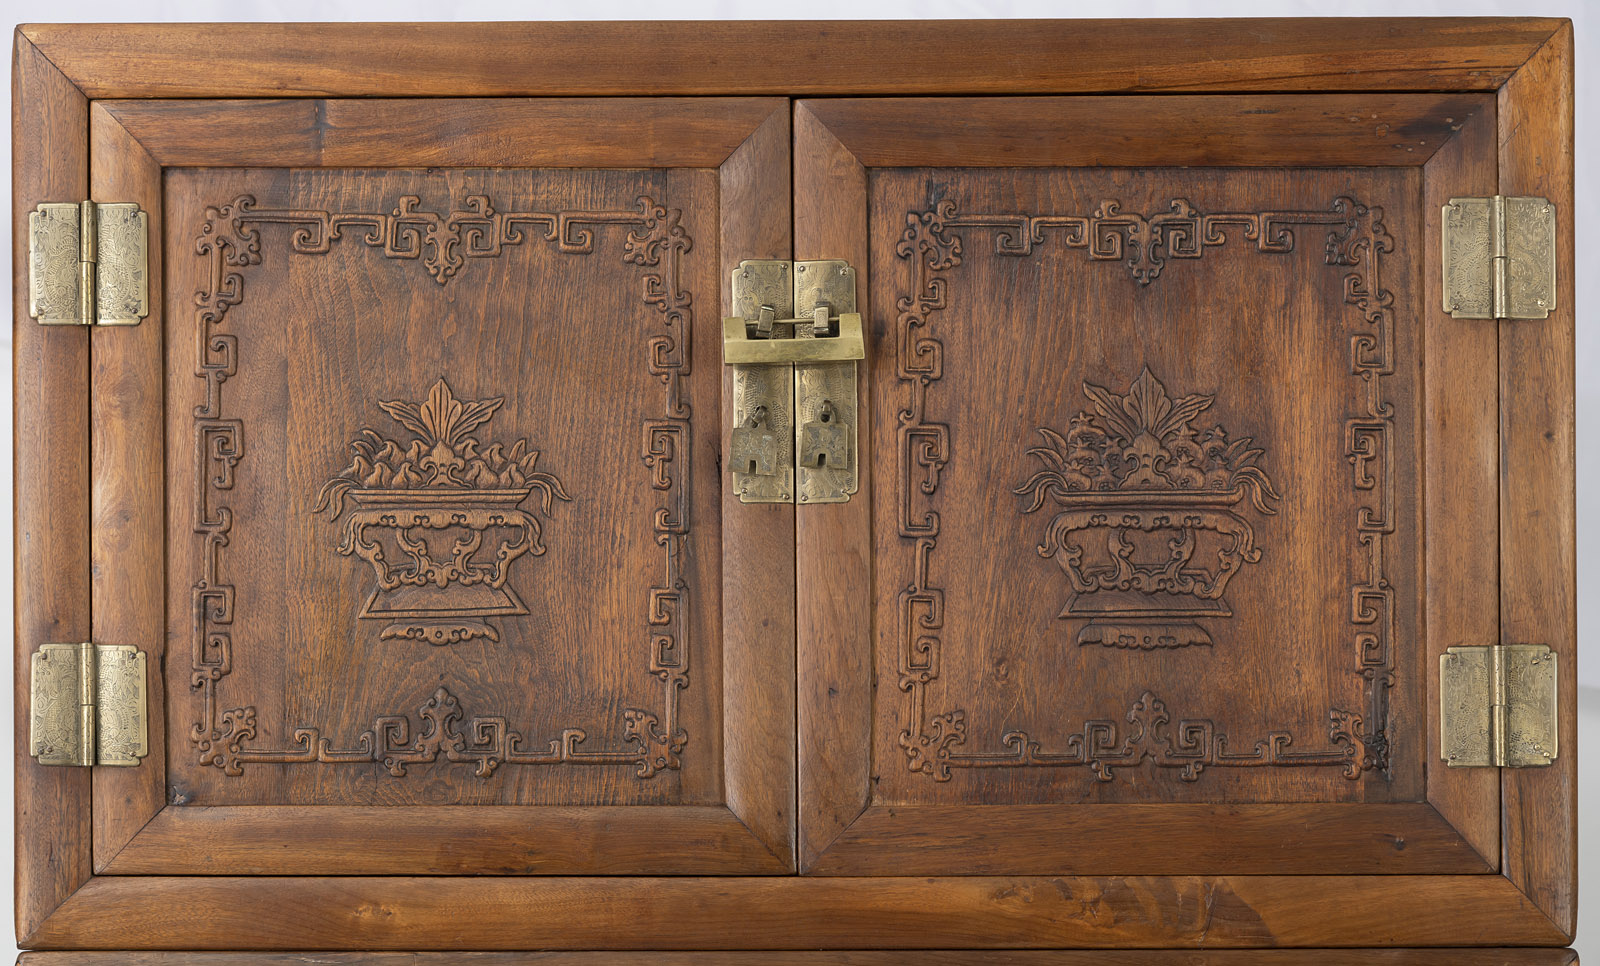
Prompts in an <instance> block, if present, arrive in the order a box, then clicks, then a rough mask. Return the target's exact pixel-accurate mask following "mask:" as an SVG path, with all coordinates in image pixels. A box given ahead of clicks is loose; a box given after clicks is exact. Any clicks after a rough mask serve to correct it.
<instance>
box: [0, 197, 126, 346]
mask: <svg viewBox="0 0 1600 966" xmlns="http://www.w3.org/2000/svg"><path fill="white" fill-rule="evenodd" d="M28 283H29V298H28V314H30V315H32V316H33V317H34V318H35V319H38V320H39V324H40V325H138V324H139V320H140V319H143V318H144V317H145V316H147V315H149V314H150V218H149V216H148V215H147V214H145V213H144V212H143V211H140V210H139V206H138V205H135V204H126V203H114V204H100V203H96V202H93V201H83V202H76V203H51V204H42V205H40V206H39V207H38V208H36V209H35V210H34V211H32V212H30V213H29V215H28Z"/></svg>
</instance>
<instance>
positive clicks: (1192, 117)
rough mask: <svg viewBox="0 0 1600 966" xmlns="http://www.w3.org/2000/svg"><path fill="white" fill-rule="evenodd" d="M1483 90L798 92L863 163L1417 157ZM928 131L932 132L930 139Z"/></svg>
mask: <svg viewBox="0 0 1600 966" xmlns="http://www.w3.org/2000/svg"><path fill="white" fill-rule="evenodd" d="M1492 106H1493V105H1492V95H1489V94H1474V93H1449V94H1420V93H1418V94H1391V93H1385V94H1372V93H1367V94H1316V95H1308V94H1284V95H1273V94H1262V95H1257V96H1253V97H1249V98H1242V97H1238V96H1225V95H1199V94H1197V95H1173V96H1165V97H1133V96H1122V97H1092V96H1091V97H1084V96H1077V97H1027V98H1011V97H1007V98H995V97H988V98H963V97H889V98H853V97H852V98H828V99H817V100H807V101H805V102H804V109H805V110H808V111H810V112H811V113H813V114H814V115H815V116H816V118H817V120H818V121H819V122H820V123H821V124H823V125H824V126H825V127H826V128H827V129H828V130H829V131H831V132H833V135H834V136H835V137H836V138H838V139H839V140H840V141H841V142H842V143H844V144H847V145H849V149H850V151H851V153H853V154H854V155H855V156H856V157H857V159H859V160H860V162H861V163H862V164H864V165H866V166H867V167H872V168H877V167H938V166H940V165H961V166H986V165H997V166H1006V167H1009V166H1012V165H1024V166H1032V165H1045V166H1054V165H1062V166H1073V167H1091V166H1096V165H1104V166H1131V167H1141V168H1143V167H1156V166H1160V165H1208V164H1218V165H1228V166H1230V167H1280V166H1283V165H1295V164H1307V163H1314V164H1317V165H1318V166H1322V167H1335V166H1339V165H1351V166H1360V167H1366V166H1378V167H1393V166H1399V167H1405V166H1410V165H1417V164H1422V163H1424V162H1425V161H1427V159H1428V158H1430V157H1432V156H1433V153H1434V152H1435V151H1437V150H1439V148H1440V147H1441V146H1443V145H1444V144H1445V142H1447V141H1449V140H1450V138H1452V137H1453V136H1454V135H1455V133H1456V132H1457V131H1459V130H1460V129H1461V127H1462V125H1464V124H1466V123H1467V122H1468V120H1469V119H1471V118H1472V117H1473V116H1475V115H1477V114H1481V113H1483V112H1484V111H1486V110H1489V109H1490V108H1492ZM935 132H937V135H936V136H933V135H934V134H935Z"/></svg>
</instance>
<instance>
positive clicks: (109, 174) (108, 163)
mask: <svg viewBox="0 0 1600 966" xmlns="http://www.w3.org/2000/svg"><path fill="white" fill-rule="evenodd" d="M89 148H90V152H89V153H90V160H91V164H90V167H91V172H90V194H91V195H92V196H93V198H94V199H95V200H99V201H132V202H137V203H138V204H139V206H140V207H141V208H143V209H144V211H145V213H146V217H147V218H148V219H149V224H150V230H151V234H152V236H153V237H155V238H158V239H159V238H161V237H162V218H163V217H164V213H165V212H164V208H165V206H164V205H163V204H162V191H163V189H162V183H161V169H160V167H159V166H158V165H157V164H156V162H155V161H154V160H153V159H152V158H151V157H150V156H149V154H148V153H146V152H145V151H144V150H143V149H142V148H141V147H140V145H139V143H138V142H137V141H135V140H133V139H132V138H131V137H129V136H128V135H127V132H126V130H125V129H124V128H123V127H121V126H120V125H119V124H117V122H116V121H115V120H114V119H112V118H111V117H110V116H109V115H107V114H106V113H105V111H103V110H101V108H100V105H98V104H94V103H91V104H90V106H89ZM165 254H166V253H165V251H164V250H163V248H162V246H160V245H155V246H152V247H151V249H150V252H149V263H148V269H147V270H148V275H149V285H150V293H149V306H150V313H149V316H148V317H147V318H146V320H145V321H144V323H143V324H141V325H138V326H134V327H129V328H123V327H117V328H110V329H101V328H99V327H96V328H95V329H94V330H93V331H91V332H90V333H89V343H90V360H89V361H90V366H89V368H90V386H89V397H90V425H91V434H90V435H91V440H90V443H91V447H90V449H91V454H90V459H91V468H90V472H91V478H90V496H91V501H92V504H91V507H90V519H91V523H90V528H91V533H90V535H91V565H92V574H93V576H92V581H91V594H92V596H93V602H92V603H93V608H92V609H93V612H94V614H93V618H94V619H93V640H94V641H96V642H97V643H102V644H132V645H136V646H138V647H140V648H141V649H143V650H144V651H145V652H146V653H147V654H148V655H149V659H150V662H151V664H152V665H153V667H155V668H157V669H159V668H160V667H162V666H163V665H164V662H165V660H166V653H167V634H166V617H167V614H166V564H167V561H166V550H167V546H166V532H165V527H166V510H167V507H166V497H167V490H166V486H167V478H166V462H165V460H164V459H162V458H161V456H162V455H163V454H165V452H166V424H165V414H166V409H165V407H166V386H165V378H166V372H165V369H164V365H163V353H164V351H165V318H164V316H165V312H166V301H165V298H164V295H163V291H162V286H163V284H164V282H165V273H164V272H163V259H164V258H165ZM146 699H147V704H146V709H145V713H146V721H147V727H148V729H149V746H150V748H152V749H155V750H156V753H155V754H152V755H149V756H148V757H146V758H145V759H144V760H143V761H142V762H141V763H140V765H139V767H137V768H97V769H95V771H94V775H93V786H94V796H93V797H94V807H93V812H94V853H95V854H94V863H95V871H96V872H97V873H98V872H101V871H103V870H104V868H105V866H106V864H107V863H108V862H110V860H111V858H112V857H113V856H115V855H116V854H117V852H118V851H120V850H121V849H122V847H123V846H124V845H126V844H127V842H128V841H129V840H130V839H131V838H132V837H133V836H134V835H136V834H137V833H138V831H139V829H141V828H143V827H144V826H145V825H146V824H147V823H148V822H149V821H150V820H151V819H153V818H154V817H155V816H156V814H157V813H159V812H160V811H161V809H162V808H163V807H164V806H165V804H166V794H167V761H166V755H165V754H164V749H165V747H166V726H167V722H166V682H165V681H164V680H163V679H162V675H161V674H160V673H159V672H158V673H154V674H151V675H150V677H149V681H148V685H147V690H146Z"/></svg>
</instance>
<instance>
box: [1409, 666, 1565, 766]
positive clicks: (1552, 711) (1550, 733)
mask: <svg viewBox="0 0 1600 966" xmlns="http://www.w3.org/2000/svg"><path fill="white" fill-rule="evenodd" d="M1557 710H1558V708H1557V699H1556V657H1555V654H1554V653H1553V652H1552V651H1551V650H1550V648H1548V647H1546V646H1544V645H1543V644H1495V645H1489V646H1479V647H1452V648H1449V649H1447V650H1446V652H1445V653H1444V654H1441V655H1439V723H1440V730H1439V734H1440V739H1439V744H1440V747H1439V754H1440V757H1442V758H1443V759H1444V760H1445V763H1446V764H1448V765H1450V766H1451V767H1452V768H1461V767H1501V768H1526V767H1529V766H1533V765H1548V764H1550V763H1551V762H1553V761H1555V760H1556V752H1557V747H1556V741H1557V736H1558V734H1559V729H1560V718H1559V715H1558V714H1557Z"/></svg>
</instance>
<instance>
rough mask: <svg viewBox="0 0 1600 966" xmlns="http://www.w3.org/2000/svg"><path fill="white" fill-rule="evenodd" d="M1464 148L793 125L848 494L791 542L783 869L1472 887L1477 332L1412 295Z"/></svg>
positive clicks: (1483, 411)
mask: <svg viewBox="0 0 1600 966" xmlns="http://www.w3.org/2000/svg"><path fill="white" fill-rule="evenodd" d="M1495 110H1496V105H1495V101H1494V99H1493V98H1492V97H1487V96H1483V95H1476V94H1458V95H1435V94H1416V95H1403V96H1388V97H1373V96H1366V95H1348V96H1347V95H1303V96H1271V95H1263V96H1249V97H1246V96H1235V97H1215V96H1189V97H1177V96H1175V97H1160V98H1139V97H1106V98H1093V97H1090V98H1071V99H1067V98H1031V99H1009V100H1008V99H985V100H959V99H883V100H832V101H802V102H801V103H800V104H799V106H798V108H797V121H796V145H797V148H796V185H797V196H796V219H797V221H796V223H797V230H796V238H797V242H796V257H798V258H808V257H820V256H821V255H822V254H823V253H825V252H826V253H829V254H833V253H838V252H847V253H848V255H849V257H851V258H853V259H855V260H857V262H858V263H859V264H861V265H862V266H864V271H863V279H864V280H865V281H864V282H863V290H864V291H865V292H867V293H869V299H870V309H869V310H868V311H870V318H871V320H872V324H871V334H870V338H869V341H870V347H869V361H868V363H867V364H866V366H865V370H864V371H865V373H866V376H865V379H864V382H865V384H866V393H867V397H868V398H867V401H866V403H865V406H864V408H863V412H865V413H868V414H869V415H867V416H863V418H862V431H861V439H862V450H863V456H862V460H861V462H862V470H863V474H864V482H863V485H862V492H863V493H864V494H870V496H869V497H868V498H864V499H857V500H856V501H854V502H852V503H850V504H848V505H844V506H834V507H821V506H818V507H802V508H801V509H800V513H799V516H798V517H797V531H798V534H797V537H798V541H799V547H800V553H799V563H798V575H797V579H798V582H799V586H800V587H801V588H806V587H817V586H822V585H824V584H826V585H827V586H830V587H833V588H839V592H838V593H835V594H833V595H830V596H828V597H827V598H826V599H819V596H820V595H807V594H806V593H805V592H804V591H803V590H802V593H801V594H800V596H799V614H800V617H799V625H798V640H799V644H798V647H799V660H798V666H799V669H800V684H799V695H800V698H799V727H800V736H799V737H800V747H801V759H800V807H801V823H800V827H801V863H802V868H803V869H805V870H808V871H810V872H813V873H818V874H840V875H859V874H893V875H940V874H985V873H988V874H1002V873H1003V874H1046V875H1057V874H1063V873H1067V874H1091V875H1103V874H1112V873H1114V874H1117V875H1151V876H1178V875H1191V874H1202V873H1203V874H1221V873H1230V874H1284V873H1293V874H1307V875H1328V876H1351V875H1362V874H1371V873H1386V874H1393V873H1413V874H1449V875H1457V874H1462V875H1472V876H1477V875H1480V874H1482V875H1492V873H1494V872H1496V871H1498V870H1499V869H1500V867H1501V862H1502V851H1501V849H1502V838H1501V832H1500V823H1501V779H1500V775H1499V774H1498V772H1497V771H1496V770H1495V769H1471V768H1448V767H1446V766H1445V763H1444V762H1443V761H1442V760H1441V759H1440V754H1439V747H1440V745H1439V734H1438V727H1439V723H1438V722H1439V715H1438V711H1437V708H1438V706H1439V698H1438V694H1437V691H1436V688H1437V681H1438V673H1439V671H1438V668H1439V657H1440V655H1441V654H1442V653H1443V651H1444V649H1445V648H1446V647H1449V646H1451V645H1457V644H1465V643H1474V642H1476V643H1484V642H1494V641H1497V640H1499V639H1500V624H1499V620H1500V612H1499V606H1500V600H1499V582H1500V573H1499V566H1500V560H1499V556H1500V554H1499V541H1500V529H1499V517H1500V510H1499V504H1500V502H1501V500H1502V498H1503V497H1502V492H1501V489H1500V485H1499V482H1498V473H1499V469H1500V454H1499V452H1498V451H1497V440H1498V431H1497V425H1496V424H1497V420H1498V419H1499V418H1500V408H1499V403H1498V400H1497V380H1498V378H1499V377H1498V366H1499V362H1498V352H1499V348H1498V345H1497V333H1496V327H1495V326H1494V325H1493V324H1492V323H1489V324H1477V323H1471V322H1464V321H1460V320H1456V319H1452V318H1451V317H1450V316H1449V315H1448V314H1446V313H1445V312H1444V311H1443V310H1442V308H1441V294H1440V290H1439V270H1438V267H1437V266H1438V264H1439V252H1438V247H1437V246H1438V239H1439V237H1440V225H1439V218H1440V209H1441V206H1442V205H1443V204H1444V203H1445V202H1446V200H1447V199H1448V198H1449V197H1451V196H1452V195H1467V194H1491V193H1494V191H1495V185H1496V156H1495V129H1496V128H1495ZM841 213H847V214H841ZM1535 324H1537V323H1535ZM1569 670H1570V668H1569V669H1564V670H1563V673H1568V671H1569ZM1563 753H1565V749H1563ZM1535 771H1538V770H1535ZM1528 780H1530V781H1540V780H1544V781H1547V782H1549V783H1551V784H1550V785H1549V787H1550V788H1552V789H1554V788H1557V787H1559V783H1560V782H1561V781H1562V780H1563V779H1562V778H1561V777H1560V775H1559V774H1558V770H1557V769H1549V770H1544V773H1543V774H1530V775H1529V776H1528ZM1162 881H1164V882H1165V883H1166V884H1165V885H1159V884H1158V885H1150V886H1148V893H1149V894H1148V896H1147V899H1148V901H1150V902H1153V903H1157V904H1159V905H1162V907H1163V908H1165V907H1166V906H1167V905H1168V904H1176V905H1175V906H1174V908H1176V907H1179V906H1182V905H1183V903H1184V902H1185V901H1186V900H1187V899H1194V900H1196V901H1202V902H1203V903H1204V904H1208V905H1209V903H1210V902H1212V900H1213V898H1214V897H1213V896H1212V894H1211V893H1210V892H1206V893H1205V895H1204V896H1202V895H1200V893H1199V892H1196V893H1195V894H1194V895H1188V893H1187V892H1186V890H1189V889H1200V890H1201V891H1205V889H1209V888H1212V887H1211V886H1207V887H1202V886H1200V885H1199V884H1197V883H1196V881H1195V880H1185V879H1170V880H1162ZM1458 881H1459V880H1458ZM1484 881H1485V882H1487V881H1488V880H1484ZM1212 885H1213V886H1215V885H1216V883H1214V882H1213V884H1212ZM1349 885H1350V883H1349V882H1348V880H1346V887H1348V886H1349ZM1329 888H1336V886H1334V885H1333V884H1332V883H1330V884H1329ZM1162 890H1166V891H1162ZM1511 904H1512V903H1511V901H1510V900H1509V899H1508V900H1507V905H1508V906H1509V905H1511ZM1418 928H1425V927H1424V926H1423V925H1421V924H1419V925H1418Z"/></svg>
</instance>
